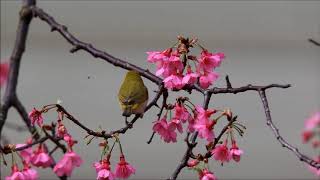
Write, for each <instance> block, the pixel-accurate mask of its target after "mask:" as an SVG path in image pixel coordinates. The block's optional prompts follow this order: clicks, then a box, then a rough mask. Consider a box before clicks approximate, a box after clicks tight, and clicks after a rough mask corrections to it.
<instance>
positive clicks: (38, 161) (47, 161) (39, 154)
mask: <svg viewBox="0 0 320 180" xmlns="http://www.w3.org/2000/svg"><path fill="white" fill-rule="evenodd" d="M30 162H31V164H32V165H34V166H36V167H42V168H46V167H50V166H51V164H52V163H53V159H52V158H51V157H50V156H49V155H48V153H47V149H46V148H45V147H44V145H42V144H40V145H39V146H38V149H37V150H36V151H35V152H34V153H33V154H32V156H31V159H30Z"/></svg>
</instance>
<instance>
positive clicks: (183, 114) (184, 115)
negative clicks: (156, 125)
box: [174, 103, 190, 123]
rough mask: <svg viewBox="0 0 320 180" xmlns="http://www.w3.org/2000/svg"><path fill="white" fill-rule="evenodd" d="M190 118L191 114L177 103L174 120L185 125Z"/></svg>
mask: <svg viewBox="0 0 320 180" xmlns="http://www.w3.org/2000/svg"><path fill="white" fill-rule="evenodd" d="M189 118H190V113H189V112H188V110H187V109H186V108H185V107H184V105H183V104H180V103H176V104H175V106H174V119H179V120H181V121H182V122H183V123H185V122H186V121H187V120H188V119H189Z"/></svg>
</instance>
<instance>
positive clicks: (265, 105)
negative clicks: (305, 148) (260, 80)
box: [258, 90, 320, 169]
mask: <svg viewBox="0 0 320 180" xmlns="http://www.w3.org/2000/svg"><path fill="white" fill-rule="evenodd" d="M258 92H259V95H260V99H261V102H262V104H263V108H264V112H265V114H266V121H267V125H268V126H269V127H270V129H271V130H272V132H273V134H274V135H275V137H276V138H277V140H278V141H279V142H280V144H281V145H282V147H285V148H287V149H288V150H290V151H292V152H293V153H294V154H295V155H296V156H297V157H298V158H299V160H300V161H303V162H305V163H307V164H309V165H310V166H313V167H315V168H318V169H319V168H320V163H318V162H316V161H314V160H313V159H311V158H309V157H308V156H306V155H304V154H302V153H300V151H299V150H298V148H296V147H294V146H293V145H291V144H289V143H288V142H287V141H286V140H285V139H284V138H283V137H282V136H281V135H280V132H279V129H278V128H277V127H276V125H275V124H274V123H273V121H272V118H271V113H270V108H269V104H268V99H267V96H266V93H265V91H264V90H259V91H258Z"/></svg>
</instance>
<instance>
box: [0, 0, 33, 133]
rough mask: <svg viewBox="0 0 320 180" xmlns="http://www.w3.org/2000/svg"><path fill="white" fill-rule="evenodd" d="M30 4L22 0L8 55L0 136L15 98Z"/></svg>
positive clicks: (30, 15)
mask: <svg viewBox="0 0 320 180" xmlns="http://www.w3.org/2000/svg"><path fill="white" fill-rule="evenodd" d="M32 5H35V0H27V1H24V4H23V7H22V8H21V10H20V19H19V24H18V29H17V33H16V41H15V44H14V48H13V51H12V54H11V57H10V68H9V75H8V81H7V85H6V89H5V92H4V97H3V104H2V105H1V108H0V109H1V112H0V137H1V132H2V128H3V125H4V124H5V121H6V119H7V114H8V110H9V109H10V107H11V106H12V105H13V104H14V103H15V101H16V100H17V95H16V89H17V84H18V77H19V68H20V62H21V57H22V55H23V53H24V51H25V45H26V41H27V36H28V31H29V25H30V22H31V20H32V11H30V10H29V7H30V6H32Z"/></svg>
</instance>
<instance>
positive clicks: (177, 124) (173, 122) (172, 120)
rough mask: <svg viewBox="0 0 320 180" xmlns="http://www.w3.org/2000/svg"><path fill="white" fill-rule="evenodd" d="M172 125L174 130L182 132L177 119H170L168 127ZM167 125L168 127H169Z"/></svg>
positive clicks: (180, 124)
mask: <svg viewBox="0 0 320 180" xmlns="http://www.w3.org/2000/svg"><path fill="white" fill-rule="evenodd" d="M171 124H173V125H174V126H175V128H176V129H177V130H178V131H179V132H180V133H182V132H183V128H182V123H181V121H180V120H179V119H171V121H170V125H171ZM170 125H169V126H170Z"/></svg>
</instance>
